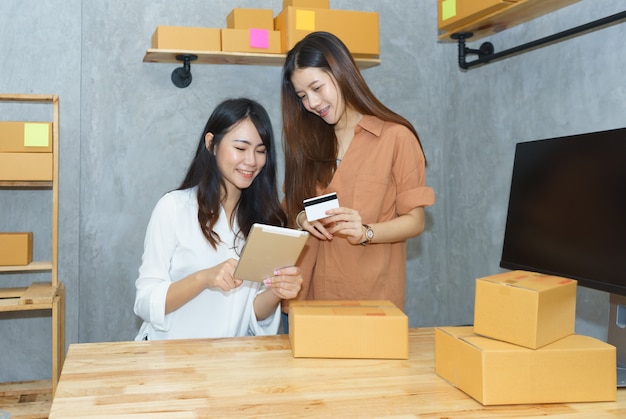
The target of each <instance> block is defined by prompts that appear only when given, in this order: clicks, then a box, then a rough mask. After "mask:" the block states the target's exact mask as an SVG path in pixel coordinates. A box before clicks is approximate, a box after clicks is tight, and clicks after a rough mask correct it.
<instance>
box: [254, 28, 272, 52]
mask: <svg viewBox="0 0 626 419" xmlns="http://www.w3.org/2000/svg"><path fill="white" fill-rule="evenodd" d="M250 47H252V48H263V49H268V48H269V47H270V34H269V31H268V30H267V29H250Z"/></svg>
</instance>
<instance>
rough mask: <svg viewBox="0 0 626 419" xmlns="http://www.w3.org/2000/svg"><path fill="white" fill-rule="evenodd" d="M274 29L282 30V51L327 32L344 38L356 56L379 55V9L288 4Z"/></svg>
mask: <svg viewBox="0 0 626 419" xmlns="http://www.w3.org/2000/svg"><path fill="white" fill-rule="evenodd" d="M274 29H275V30H277V31H280V33H281V39H282V42H281V44H282V52H287V51H289V50H290V49H291V48H293V47H294V46H295V45H296V43H297V42H298V41H300V40H301V39H302V38H304V37H305V36H306V35H308V34H309V33H311V32H315V31H324V32H330V33H332V34H334V35H336V36H337V37H338V38H339V39H341V40H342V41H343V43H344V44H346V46H347V47H348V49H349V50H350V53H351V54H352V55H353V56H354V57H359V58H372V57H378V56H379V55H380V39H379V38H380V35H379V25H378V13H376V12H361V11H352V10H336V9H314V8H300V7H291V6H288V7H286V8H284V9H283V10H282V11H281V12H280V13H279V14H278V15H277V16H276V17H275V18H274Z"/></svg>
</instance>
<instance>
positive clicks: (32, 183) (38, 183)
mask: <svg viewBox="0 0 626 419" xmlns="http://www.w3.org/2000/svg"><path fill="white" fill-rule="evenodd" d="M52 184H53V182H52V181H51V180H0V188H45V189H51V188H52Z"/></svg>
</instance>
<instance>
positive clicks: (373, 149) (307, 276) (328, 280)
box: [285, 116, 435, 309]
mask: <svg viewBox="0 0 626 419" xmlns="http://www.w3.org/2000/svg"><path fill="white" fill-rule="evenodd" d="M425 169H426V163H425V159H424V154H423V152H422V150H421V148H420V146H419V143H418V142H417V139H416V138H415V136H414V135H413V133H412V132H411V131H410V130H409V129H407V128H406V127H404V126H402V125H399V124H394V123H389V122H384V121H382V120H380V119H378V118H376V117H374V116H363V118H361V121H360V122H359V123H358V125H357V126H356V128H355V135H354V138H353V139H352V142H351V143H350V146H349V148H348V150H347V152H346V153H345V155H344V157H343V160H342V161H341V163H340V164H339V166H338V168H337V170H336V172H335V174H334V176H333V178H332V181H331V182H330V184H329V185H328V187H327V188H326V189H320V190H319V191H318V192H319V194H320V195H321V194H326V193H330V192H336V193H337V197H338V199H339V205H340V206H342V207H347V208H354V209H356V210H358V211H359V213H360V214H361V218H362V221H363V223H364V224H370V223H381V222H384V221H388V220H391V219H393V218H396V217H398V216H400V215H403V214H406V213H408V212H409V211H410V210H412V209H413V208H416V207H423V206H428V205H432V204H434V203H435V193H434V191H433V189H432V188H430V187H428V186H426V170H425ZM298 265H299V266H300V267H301V269H302V276H303V279H304V283H303V286H302V291H301V293H300V296H299V298H300V299H306V300H390V301H392V302H393V303H394V304H395V305H396V306H397V307H399V308H400V309H403V307H404V299H405V289H406V241H402V242H397V243H371V244H368V245H367V246H361V245H353V244H350V243H349V242H348V240H346V239H344V238H340V237H335V238H333V240H331V241H324V240H319V239H317V238H315V237H313V236H311V237H310V238H309V240H308V242H307V245H306V247H305V250H304V251H303V254H302V256H301V258H300V261H299V263H298ZM285 308H286V307H285Z"/></svg>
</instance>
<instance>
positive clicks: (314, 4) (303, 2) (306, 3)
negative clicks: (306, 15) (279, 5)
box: [283, 0, 330, 9]
mask: <svg viewBox="0 0 626 419" xmlns="http://www.w3.org/2000/svg"><path fill="white" fill-rule="evenodd" d="M289 6H293V7H309V8H311V9H330V0H283V9H284V8H285V7H289Z"/></svg>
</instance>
